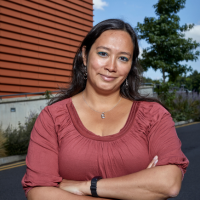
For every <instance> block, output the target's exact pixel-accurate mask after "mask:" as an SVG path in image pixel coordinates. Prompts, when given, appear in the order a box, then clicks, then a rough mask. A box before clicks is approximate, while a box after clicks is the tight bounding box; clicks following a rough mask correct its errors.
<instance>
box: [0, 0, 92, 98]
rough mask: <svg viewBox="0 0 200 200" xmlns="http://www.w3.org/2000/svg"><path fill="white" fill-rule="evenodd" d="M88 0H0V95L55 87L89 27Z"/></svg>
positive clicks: (67, 74) (65, 75) (65, 77)
mask: <svg viewBox="0 0 200 200" xmlns="http://www.w3.org/2000/svg"><path fill="white" fill-rule="evenodd" d="M92 2H93V1H92V0H83V1H79V0H73V1H72V0H68V1H65V0H49V1H40V0H30V1H26V0H19V1H15V0H9V1H8V0H0V19H1V20H0V95H6V94H17V93H25V92H44V91H46V90H52V91H53V90H58V87H59V86H64V85H66V84H68V83H69V81H70V76H71V69H72V63H73V57H74V55H75V53H76V51H77V48H78V47H79V45H80V42H81V41H82V39H83V38H84V36H85V35H86V34H87V33H88V32H89V31H90V29H91V28H92V26H93V3H92Z"/></svg>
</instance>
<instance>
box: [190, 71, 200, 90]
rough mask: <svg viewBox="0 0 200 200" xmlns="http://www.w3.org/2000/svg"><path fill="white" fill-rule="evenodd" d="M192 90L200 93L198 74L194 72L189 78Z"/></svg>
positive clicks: (199, 76) (199, 75)
mask: <svg viewBox="0 0 200 200" xmlns="http://www.w3.org/2000/svg"><path fill="white" fill-rule="evenodd" d="M189 78H190V80H191V85H192V90H193V91H195V92H198V93H200V73H198V71H197V70H195V71H194V72H193V73H192V74H191V75H190V76H189Z"/></svg>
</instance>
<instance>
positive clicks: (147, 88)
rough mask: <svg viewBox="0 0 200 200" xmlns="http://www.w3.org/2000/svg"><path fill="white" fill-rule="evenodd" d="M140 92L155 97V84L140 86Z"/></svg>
mask: <svg viewBox="0 0 200 200" xmlns="http://www.w3.org/2000/svg"><path fill="white" fill-rule="evenodd" d="M139 92H140V94H141V95H144V96H146V95H148V97H153V86H140V89H139Z"/></svg>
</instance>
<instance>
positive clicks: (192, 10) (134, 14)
mask: <svg viewBox="0 0 200 200" xmlns="http://www.w3.org/2000/svg"><path fill="white" fill-rule="evenodd" d="M157 2H158V0H140V1H138V0H93V3H94V7H93V8H94V12H93V14H94V18H93V20H94V23H93V25H96V24H97V23H99V22H101V21H103V20H105V19H110V18H119V19H123V20H125V21H126V22H128V23H130V24H131V26H132V27H133V28H134V27H136V26H137V22H140V23H143V22H144V18H145V17H156V15H155V9H154V8H153V5H154V4H156V3H157ZM199 8H200V1H199V0H186V4H185V8H184V9H182V10H181V11H180V12H179V13H178V15H179V17H180V25H183V24H194V25H195V26H194V27H193V29H192V30H190V31H188V32H186V34H185V37H186V38H188V37H189V38H192V39H193V40H196V41H197V42H199V43H200V12H199ZM139 46H140V50H141V52H142V49H143V48H146V47H147V46H148V44H147V43H146V41H145V40H140V41H139ZM198 50H199V51H200V48H198ZM182 63H183V64H187V65H189V66H191V67H192V69H193V70H197V71H198V72H200V56H199V58H198V60H197V61H196V62H195V61H193V62H191V61H189V62H182ZM189 74H190V73H188V74H187V75H189ZM143 75H144V76H145V77H150V78H152V79H161V78H162V74H161V72H160V71H159V70H157V71H154V70H153V69H149V70H148V71H147V72H144V74H143Z"/></svg>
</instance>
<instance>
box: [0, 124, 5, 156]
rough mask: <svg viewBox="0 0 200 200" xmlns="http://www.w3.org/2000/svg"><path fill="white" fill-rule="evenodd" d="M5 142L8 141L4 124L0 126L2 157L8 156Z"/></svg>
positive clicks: (0, 153)
mask: <svg viewBox="0 0 200 200" xmlns="http://www.w3.org/2000/svg"><path fill="white" fill-rule="evenodd" d="M5 141H6V138H5V136H4V134H3V130H2V124H0V157H5V156H6V151H5V148H4V146H3V144H4V142H5Z"/></svg>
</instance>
